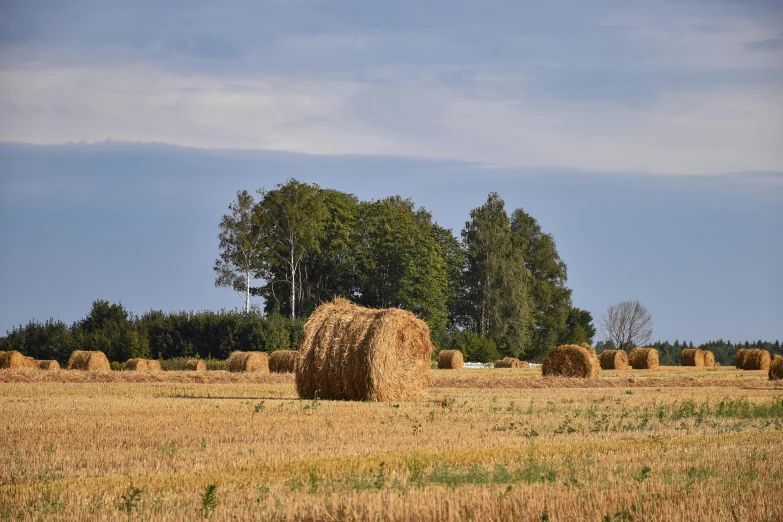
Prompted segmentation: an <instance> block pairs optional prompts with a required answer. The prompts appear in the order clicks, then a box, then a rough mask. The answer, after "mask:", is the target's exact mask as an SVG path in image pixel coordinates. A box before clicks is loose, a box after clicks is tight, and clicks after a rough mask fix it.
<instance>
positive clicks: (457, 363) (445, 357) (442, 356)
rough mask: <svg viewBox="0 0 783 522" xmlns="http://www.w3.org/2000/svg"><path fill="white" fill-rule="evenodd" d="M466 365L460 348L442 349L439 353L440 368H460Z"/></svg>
mask: <svg viewBox="0 0 783 522" xmlns="http://www.w3.org/2000/svg"><path fill="white" fill-rule="evenodd" d="M464 365H465V359H464V357H463V356H462V352H461V351H459V350H441V352H440V353H439V354H438V369H439V370H459V369H460V368H462V367H463V366H464Z"/></svg>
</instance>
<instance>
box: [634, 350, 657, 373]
mask: <svg viewBox="0 0 783 522" xmlns="http://www.w3.org/2000/svg"><path fill="white" fill-rule="evenodd" d="M628 363H629V364H630V365H631V368H633V369H634V370H652V369H653V368H657V367H658V350H656V349H655V348H634V349H633V350H631V353H630V354H628Z"/></svg>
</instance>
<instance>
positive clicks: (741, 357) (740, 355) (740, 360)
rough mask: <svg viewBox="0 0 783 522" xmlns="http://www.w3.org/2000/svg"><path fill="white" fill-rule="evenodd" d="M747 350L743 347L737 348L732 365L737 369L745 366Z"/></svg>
mask: <svg viewBox="0 0 783 522" xmlns="http://www.w3.org/2000/svg"><path fill="white" fill-rule="evenodd" d="M747 353H748V350H747V349H745V348H742V349H741V350H737V356H736V358H735V359H734V367H735V368H736V369H738V370H742V369H744V368H745V355H747Z"/></svg>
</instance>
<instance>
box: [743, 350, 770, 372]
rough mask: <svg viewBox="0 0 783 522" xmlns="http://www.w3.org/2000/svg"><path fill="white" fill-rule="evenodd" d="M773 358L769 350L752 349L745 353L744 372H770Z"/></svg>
mask: <svg viewBox="0 0 783 522" xmlns="http://www.w3.org/2000/svg"><path fill="white" fill-rule="evenodd" d="M771 363H772V356H771V355H770V354H769V352H768V351H767V350H759V349H756V348H754V349H751V350H748V351H747V352H745V364H744V366H743V367H742V369H743V370H769V365H770V364H771Z"/></svg>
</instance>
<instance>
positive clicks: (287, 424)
mask: <svg viewBox="0 0 783 522" xmlns="http://www.w3.org/2000/svg"><path fill="white" fill-rule="evenodd" d="M0 400H1V401H2V406H3V407H2V409H0V447H2V453H0V520H70V519H73V520H115V519H116V520H193V519H199V518H201V517H204V518H210V519H211V520H243V519H248V520H313V521H315V520H379V521H381V520H419V521H433V520H455V521H456V520H473V521H484V520H550V521H565V520H599V521H604V520H607V521H625V520H634V521H639V520H661V521H664V520H667V521H668V520H742V521H776V520H783V505H782V504H783V502H782V501H781V499H783V459H781V455H783V385H781V384H780V383H774V382H770V381H768V380H767V378H766V374H765V372H750V371H740V370H734V369H733V368H715V369H699V368H679V367H675V368H661V369H658V370H651V371H634V370H627V371H604V372H603V373H602V378H601V379H600V380H598V381H583V380H578V379H542V378H541V377H540V371H539V370H537V369H531V370H517V369H514V370H459V371H446V370H440V371H438V370H434V371H433V386H432V388H431V389H430V393H429V399H428V400H427V401H426V402H419V403H371V402H363V403H349V402H333V401H318V400H316V401H300V400H299V399H298V398H297V397H296V392H295V389H294V385H293V377H292V376H290V375H265V376H262V375H252V374H245V375H242V374H228V373H225V372H208V373H206V374H200V375H197V374H194V373H186V372H163V373H160V374H138V373H132V372H112V373H106V374H88V373H84V372H65V371H61V372H21V371H10V370H2V371H0Z"/></svg>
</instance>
